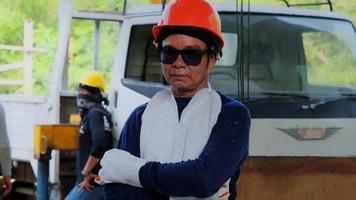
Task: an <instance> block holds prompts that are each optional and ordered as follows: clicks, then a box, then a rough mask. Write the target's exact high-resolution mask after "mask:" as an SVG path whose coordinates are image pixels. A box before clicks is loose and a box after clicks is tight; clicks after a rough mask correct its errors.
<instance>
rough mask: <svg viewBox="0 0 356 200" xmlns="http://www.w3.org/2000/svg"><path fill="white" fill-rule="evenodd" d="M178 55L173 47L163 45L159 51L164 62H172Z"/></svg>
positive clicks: (160, 58)
mask: <svg viewBox="0 0 356 200" xmlns="http://www.w3.org/2000/svg"><path fill="white" fill-rule="evenodd" d="M177 56H178V52H177V50H176V49H174V48H171V47H163V48H162V49H161V50H160V51H159V60H160V61H161V62H162V63H164V64H172V63H173V62H174V61H175V60H176V59H177Z"/></svg>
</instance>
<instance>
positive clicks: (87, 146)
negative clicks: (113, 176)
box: [65, 71, 113, 200]
mask: <svg viewBox="0 0 356 200" xmlns="http://www.w3.org/2000/svg"><path fill="white" fill-rule="evenodd" d="M104 88H105V84H104V78H103V76H102V75H101V74H100V73H99V72H97V71H90V72H88V73H86V74H84V76H83V77H82V78H81V79H80V82H79V92H78V95H77V107H78V111H79V114H80V116H81V121H80V134H79V147H78V153H77V168H76V170H77V182H76V185H75V186H74V188H73V189H72V190H71V192H70V193H69V194H68V196H67V197H66V198H65V199H66V200H84V199H85V200H88V199H93V200H98V199H104V196H103V187H102V186H100V185H98V184H96V183H95V182H94V181H93V178H94V177H95V175H97V174H98V171H99V169H100V165H99V161H100V159H101V158H102V156H103V154H104V152H105V151H107V150H109V149H111V148H112V144H113V143H112V135H111V129H112V121H111V115H110V113H109V112H108V111H107V110H106V109H105V108H104V107H103V105H102V103H103V102H105V101H106V100H105V99H104V97H103V96H102V92H103V91H104Z"/></svg>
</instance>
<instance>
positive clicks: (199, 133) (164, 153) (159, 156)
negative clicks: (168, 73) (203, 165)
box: [140, 88, 221, 200]
mask: <svg viewBox="0 0 356 200" xmlns="http://www.w3.org/2000/svg"><path fill="white" fill-rule="evenodd" d="M220 111H221V98H220V96H219V94H217V92H215V91H214V90H211V89H210V88H204V89H202V90H200V91H199V92H198V93H196V94H195V95H194V96H193V98H192V99H191V100H190V102H189V103H188V105H187V106H186V107H185V108H184V110H183V112H182V114H181V117H180V120H179V119H178V108H177V103H176V101H175V99H174V96H173V95H172V93H171V92H170V91H169V90H162V91H160V92H158V93H156V94H155V95H154V96H153V98H152V99H151V100H150V101H149V103H148V104H147V107H146V109H145V111H144V113H143V114H142V125H141V135H140V153H141V157H142V158H145V159H147V160H151V161H158V162H161V163H172V162H180V161H186V160H188V159H196V158H198V157H199V155H200V153H201V152H202V150H203V148H204V146H205V145H206V143H207V141H208V139H209V136H210V133H211V130H212V128H213V126H214V125H215V124H216V122H217V119H218V116H219V113H220ZM170 199H171V200H172V199H180V200H182V199H184V200H188V199H189V200H193V199H198V198H194V197H184V198H177V197H171V198H170Z"/></svg>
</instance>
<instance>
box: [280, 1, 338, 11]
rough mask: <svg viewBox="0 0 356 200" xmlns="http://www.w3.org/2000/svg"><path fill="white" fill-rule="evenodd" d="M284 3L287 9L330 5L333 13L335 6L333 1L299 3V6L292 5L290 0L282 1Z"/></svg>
mask: <svg viewBox="0 0 356 200" xmlns="http://www.w3.org/2000/svg"><path fill="white" fill-rule="evenodd" d="M281 1H283V2H284V3H285V4H286V5H287V7H297V6H319V5H329V9H330V11H331V12H332V11H333V4H332V2H331V0H326V1H324V2H315V3H299V4H290V3H289V1H288V0H281Z"/></svg>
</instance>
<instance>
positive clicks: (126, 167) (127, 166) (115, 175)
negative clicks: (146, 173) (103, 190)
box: [95, 149, 147, 187]
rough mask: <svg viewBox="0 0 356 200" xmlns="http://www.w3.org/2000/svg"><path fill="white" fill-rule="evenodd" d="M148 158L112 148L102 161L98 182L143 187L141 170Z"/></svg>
mask: <svg viewBox="0 0 356 200" xmlns="http://www.w3.org/2000/svg"><path fill="white" fill-rule="evenodd" d="M146 162H147V160H145V159H142V158H138V157H136V156H134V155H131V154H130V153H128V152H126V151H123V150H120V149H112V150H109V151H107V152H105V154H104V156H103V158H102V159H101V161H100V165H101V167H102V168H101V170H100V171H99V176H98V177H97V178H96V179H95V181H96V182H97V183H98V184H101V185H103V184H106V183H123V184H128V185H132V186H135V187H142V185H141V183H140V180H139V175H138V173H139V170H140V168H141V167H142V166H143V165H144V164H145V163H146Z"/></svg>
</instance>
